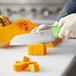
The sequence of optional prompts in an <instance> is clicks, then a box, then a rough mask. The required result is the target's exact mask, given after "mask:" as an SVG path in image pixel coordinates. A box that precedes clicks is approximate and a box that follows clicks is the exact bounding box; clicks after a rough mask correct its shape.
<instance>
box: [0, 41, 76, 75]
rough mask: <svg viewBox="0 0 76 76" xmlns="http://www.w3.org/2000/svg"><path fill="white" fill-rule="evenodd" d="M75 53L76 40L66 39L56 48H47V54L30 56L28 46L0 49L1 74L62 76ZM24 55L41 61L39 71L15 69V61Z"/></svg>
mask: <svg viewBox="0 0 76 76" xmlns="http://www.w3.org/2000/svg"><path fill="white" fill-rule="evenodd" d="M75 53H76V40H69V41H66V40H64V41H63V42H62V43H61V44H59V45H57V46H56V47H54V48H47V55H45V56H28V55H27V47H26V46H20V47H10V48H5V49H0V76H62V74H63V73H64V71H65V70H66V69H67V68H68V66H69V64H70V63H71V62H72V60H73V59H74V57H75ZM24 55H25V56H28V57H30V59H31V60H32V61H37V62H38V63H39V66H40V71H39V72H37V73H32V72H27V71H23V72H14V71H13V67H12V66H13V63H14V62H15V61H16V60H22V57H23V56H24Z"/></svg>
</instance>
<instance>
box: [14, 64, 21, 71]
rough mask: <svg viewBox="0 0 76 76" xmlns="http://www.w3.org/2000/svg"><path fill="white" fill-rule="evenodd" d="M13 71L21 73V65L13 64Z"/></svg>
mask: <svg viewBox="0 0 76 76" xmlns="http://www.w3.org/2000/svg"><path fill="white" fill-rule="evenodd" d="M13 70H14V71H22V64H21V63H18V64H13Z"/></svg>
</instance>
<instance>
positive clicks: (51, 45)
mask: <svg viewBox="0 0 76 76" xmlns="http://www.w3.org/2000/svg"><path fill="white" fill-rule="evenodd" d="M60 42H62V39H61V38H56V39H55V40H54V41H52V42H50V43H48V44H47V45H46V47H54V46H55V45H57V44H59V43H60Z"/></svg>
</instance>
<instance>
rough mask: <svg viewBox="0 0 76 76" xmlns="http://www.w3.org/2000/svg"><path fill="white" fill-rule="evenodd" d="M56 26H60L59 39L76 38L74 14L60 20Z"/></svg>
mask: <svg viewBox="0 0 76 76" xmlns="http://www.w3.org/2000/svg"><path fill="white" fill-rule="evenodd" d="M58 26H62V29H61V30H60V33H59V37H60V38H66V39H69V38H70V37H76V14H70V15H68V16H66V17H63V18H61V19H60V21H59V23H58Z"/></svg>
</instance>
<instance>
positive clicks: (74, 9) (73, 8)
mask: <svg viewBox="0 0 76 76" xmlns="http://www.w3.org/2000/svg"><path fill="white" fill-rule="evenodd" d="M72 13H76V0H68V1H67V2H66V4H65V6H64V8H63V9H62V11H61V12H60V13H59V15H58V16H57V18H56V21H59V20H60V19H61V18H62V17H65V16H67V15H69V14H72Z"/></svg>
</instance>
